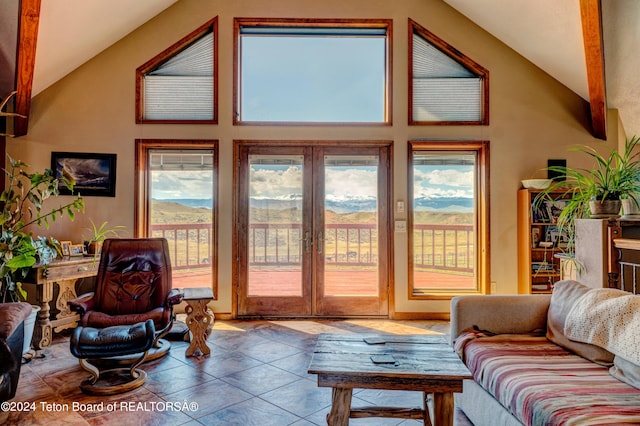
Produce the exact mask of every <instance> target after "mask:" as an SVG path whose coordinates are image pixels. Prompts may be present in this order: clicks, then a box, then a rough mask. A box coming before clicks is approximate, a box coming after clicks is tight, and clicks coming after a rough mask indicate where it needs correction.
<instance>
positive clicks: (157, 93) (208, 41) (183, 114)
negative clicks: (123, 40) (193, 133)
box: [144, 32, 215, 120]
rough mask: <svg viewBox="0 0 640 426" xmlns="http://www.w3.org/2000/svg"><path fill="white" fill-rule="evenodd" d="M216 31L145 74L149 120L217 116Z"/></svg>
mask: <svg viewBox="0 0 640 426" xmlns="http://www.w3.org/2000/svg"><path fill="white" fill-rule="evenodd" d="M213 42H214V40H213V33H212V32H211V33H208V34H205V35H204V36H202V37H201V38H200V39H198V40H196V41H195V42H194V43H193V44H191V45H190V46H189V47H187V48H186V49H184V50H182V51H180V52H179V53H177V54H176V55H174V56H173V57H171V58H170V59H169V60H167V61H165V62H164V63H162V64H161V65H159V66H158V67H156V68H155V69H153V70H152V71H150V72H148V73H147V74H146V75H145V76H144V118H145V119H147V120H213V118H214V114H215V111H214V110H213V96H214V93H213V90H214V89H213V68H214V67H213Z"/></svg>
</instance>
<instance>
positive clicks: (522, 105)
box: [8, 0, 619, 313]
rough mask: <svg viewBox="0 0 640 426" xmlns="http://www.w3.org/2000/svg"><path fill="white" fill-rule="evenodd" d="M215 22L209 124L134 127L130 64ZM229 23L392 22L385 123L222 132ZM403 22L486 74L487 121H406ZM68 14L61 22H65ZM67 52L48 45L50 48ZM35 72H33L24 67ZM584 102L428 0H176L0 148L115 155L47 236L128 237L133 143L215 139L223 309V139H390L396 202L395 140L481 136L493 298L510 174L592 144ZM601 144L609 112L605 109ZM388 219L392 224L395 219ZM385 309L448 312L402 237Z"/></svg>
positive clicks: (402, 147) (30, 155)
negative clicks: (419, 293) (415, 280)
mask: <svg viewBox="0 0 640 426" xmlns="http://www.w3.org/2000/svg"><path fill="white" fill-rule="evenodd" d="M215 16H218V17H219V49H220V50H219V124H218V125H136V124H135V119H134V100H135V93H134V88H135V79H134V72H135V69H136V68H137V67H138V66H140V65H141V64H143V63H144V62H146V61H147V60H149V59H150V58H151V57H153V56H154V55H156V54H157V53H159V52H161V51H162V50H163V49H165V48H166V47H168V46H169V45H171V44H172V43H174V42H175V41H177V40H179V39H180V38H182V37H183V36H185V35H186V34H188V33H190V32H191V31H192V30H194V29H195V28H196V27H198V26H200V25H202V24H203V23H204V22H206V21H207V20H209V19H211V18H213V17H215ZM234 17H280V18H284V17H287V18H288V17H301V18H302V17H317V18H392V19H393V82H392V83H393V99H392V102H393V125H392V126H388V127H371V128H367V127H342V126H341V127H313V126H312V127H302V126H299V127H291V128H288V127H277V126H273V127H269V126H259V127H253V126H235V127H234V126H233V125H232V124H231V122H232V58H233V52H232V46H233V40H232V35H233V33H232V32H233V18H234ZM407 18H411V19H413V20H415V21H416V22H418V23H419V24H420V25H422V26H424V27H426V28H427V29H428V30H430V31H432V32H433V33H435V34H436V35H438V36H439V37H441V38H442V39H444V40H445V41H446V42H448V43H450V44H451V45H453V46H455V47H456V48H457V49H459V50H460V51H461V52H463V53H464V54H466V55H467V56H469V57H470V58H472V59H473V60H475V61H476V62H478V63H479V64H481V65H482V66H484V67H485V68H487V69H488V70H489V71H490V84H491V89H490V94H491V97H490V102H491V104H490V105H491V107H490V110H491V115H490V119H491V124H490V125H489V126H408V125H407V53H406V49H407ZM70 19H72V17H70ZM65 48H68V47H67V46H60V49H65ZM36 66H37V65H36ZM587 114H588V105H587V103H586V102H585V101H584V100H583V99H581V98H580V97H578V96H577V95H575V94H574V93H573V92H571V91H570V90H569V89H567V88H566V87H564V86H562V85H561V84H560V83H558V82H557V81H555V80H553V79H552V78H551V77H549V76H548V75H547V74H545V73H544V72H543V71H541V70H540V69H538V68H537V67H536V66H534V65H532V64H531V63H529V62H528V61H526V60H525V59H524V58H522V57H521V56H520V55H518V54H517V53H515V52H514V51H512V50H510V49H509V48H508V47H506V46H505V45H503V44H502V43H500V42H499V41H498V40H497V39H495V38H494V37H492V36H491V35H490V34H488V33H486V32H485V31H483V30H482V29H480V28H479V27H477V26H476V25H474V24H473V23H472V22H470V21H469V20H467V19H466V18H465V17H464V16H462V15H460V14H458V13H457V12H456V11H454V10H453V9H451V8H450V7H449V6H448V5H446V4H445V3H443V2H442V1H440V0H395V1H386V0H349V1H344V0H325V1H314V2H311V1H307V0H270V1H264V0H233V1H229V0H220V1H215V0H181V1H179V2H178V3H177V4H175V5H174V6H173V7H171V8H169V9H168V10H167V11H165V12H164V13H162V14H161V15H159V16H158V17H156V18H155V19H153V20H151V21H150V22H148V23H147V24H145V25H144V26H142V27H141V28H139V29H138V30H136V31H134V32H133V33H131V34H130V35H129V36H127V37H126V38H124V39H123V40H121V41H120V42H118V43H116V44H115V45H114V46H112V47H110V48H109V49H107V50H106V51H104V52H102V53H101V54H99V55H98V56H96V57H95V58H94V59H92V60H91V61H89V62H88V63H86V64H85V65H83V66H82V67H80V68H79V69H77V70H76V71H74V72H73V73H71V74H70V75H69V76H67V77H66V78H65V79H63V80H61V81H59V82H58V83H57V84H55V85H54V86H52V87H50V88H49V89H47V90H46V91H44V92H42V93H41V94H40V95H38V96H37V97H36V98H34V100H33V103H32V114H31V118H30V128H29V133H28V135H27V136H25V137H21V138H18V139H14V140H9V143H8V145H9V146H8V150H9V153H10V154H11V155H12V156H14V157H15V158H20V159H22V160H25V161H27V162H28V163H30V164H31V165H32V166H34V167H37V168H41V167H48V165H49V161H50V153H51V151H81V152H105V153H116V154H117V155H118V165H117V171H118V176H117V188H116V197H115V198H101V197H90V198H87V199H86V215H84V216H83V217H79V218H78V219H77V220H76V221H75V222H74V223H70V222H68V221H66V220H63V221H60V222H58V223H56V224H55V226H53V227H52V228H51V230H49V231H41V234H51V235H53V236H55V237H58V238H59V239H65V240H67V239H70V240H73V241H80V240H81V233H82V230H83V228H84V227H86V226H87V225H88V223H89V218H92V219H93V220H94V221H96V222H98V223H99V222H101V221H103V220H108V221H109V223H110V224H112V225H124V226H126V228H127V229H128V230H129V231H130V233H132V232H133V214H134V188H133V182H134V140H135V139H136V138H211V139H218V140H219V141H220V153H219V154H220V171H219V220H220V223H219V229H220V232H219V247H220V256H219V270H220V272H219V277H218V279H219V294H218V300H217V301H215V302H214V304H213V308H214V310H215V311H216V312H221V313H225V312H230V311H231V283H232V277H231V268H232V259H231V249H230V247H231V241H232V235H231V230H232V223H233V222H232V143H233V140H234V139H333V138H335V139H380V140H393V141H394V148H393V150H394V152H393V158H394V165H393V166H394V179H393V198H394V200H405V201H406V199H407V195H406V194H407V178H406V176H407V165H406V158H407V141H408V140H410V139H417V138H437V139H453V138H467V139H482V140H489V141H490V159H491V171H490V176H491V179H490V182H491V188H490V197H491V199H490V208H491V221H490V222H491V247H490V249H491V265H490V269H491V281H492V283H493V287H494V290H495V292H496V293H505V294H507V293H516V292H517V282H516V280H517V259H516V191H517V189H518V188H519V182H520V180H521V179H524V178H529V177H532V176H534V175H535V176H538V177H544V172H541V171H540V169H541V168H543V167H545V166H546V160H547V159H548V158H569V165H570V166H575V165H578V164H577V163H576V160H574V159H572V158H571V157H570V156H569V153H568V152H567V148H568V147H569V146H570V145H572V144H576V143H589V144H599V145H602V142H600V141H596V140H595V139H594V138H592V137H591V135H590V133H589V124H588V123H589V119H588V115H587ZM609 128H610V138H609V140H610V141H612V142H611V143H610V145H612V146H615V144H616V143H617V134H618V130H619V123H618V119H617V114H615V112H612V113H611V114H610V126H609ZM405 218H406V214H404V213H403V214H399V215H397V216H396V219H405ZM394 250H395V301H396V304H395V311H396V312H440V313H442V312H448V306H449V304H448V301H410V300H408V296H407V294H408V289H407V266H406V265H407V240H406V234H396V235H395V247H394Z"/></svg>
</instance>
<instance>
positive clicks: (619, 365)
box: [609, 355, 640, 389]
mask: <svg viewBox="0 0 640 426" xmlns="http://www.w3.org/2000/svg"><path fill="white" fill-rule="evenodd" d="M609 374H611V375H612V376H613V377H615V378H616V379H618V380H620V381H623V382H625V383H626V384H628V385H631V386H633V387H634V388H636V389H640V366H637V365H635V364H634V363H632V362H631V361H627V360H626V359H624V358H622V357H621V356H617V355H616V357H615V358H614V360H613V366H612V367H611V368H610V369H609Z"/></svg>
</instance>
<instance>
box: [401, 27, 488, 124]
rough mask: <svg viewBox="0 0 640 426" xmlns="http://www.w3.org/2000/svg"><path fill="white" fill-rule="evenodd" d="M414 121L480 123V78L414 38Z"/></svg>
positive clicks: (423, 40)
mask: <svg viewBox="0 0 640 426" xmlns="http://www.w3.org/2000/svg"><path fill="white" fill-rule="evenodd" d="M412 54H413V81H412V83H413V111H412V114H413V120H414V121H481V120H482V113H483V111H482V87H483V81H482V78H481V77H479V76H477V75H476V74H474V73H472V72H471V71H469V70H468V69H467V68H465V67H464V66H462V65H461V64H459V63H458V62H457V61H455V60H454V59H452V58H450V57H449V56H447V55H446V54H444V53H443V52H441V51H440V50H438V49H437V48H435V47H434V46H432V45H431V44H430V43H429V42H427V41H426V40H425V39H424V38H422V37H421V36H419V35H418V34H414V35H413V52H412Z"/></svg>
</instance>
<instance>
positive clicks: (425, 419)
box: [422, 392, 432, 426]
mask: <svg viewBox="0 0 640 426" xmlns="http://www.w3.org/2000/svg"><path fill="white" fill-rule="evenodd" d="M429 395H430V394H429V393H428V392H422V406H423V409H424V414H423V418H422V423H423V424H424V426H432V425H431V417H430V416H429Z"/></svg>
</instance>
